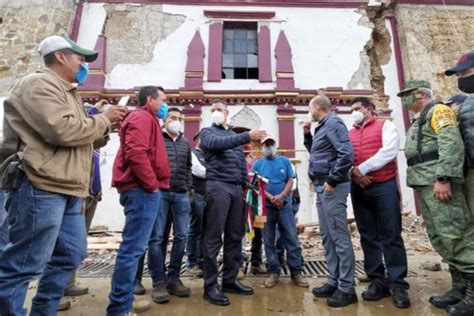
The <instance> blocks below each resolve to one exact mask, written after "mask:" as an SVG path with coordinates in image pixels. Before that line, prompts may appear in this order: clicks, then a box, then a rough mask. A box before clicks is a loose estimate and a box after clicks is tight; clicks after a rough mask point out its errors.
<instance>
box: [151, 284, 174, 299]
mask: <svg viewBox="0 0 474 316" xmlns="http://www.w3.org/2000/svg"><path fill="white" fill-rule="evenodd" d="M151 298H152V299H153V302H155V303H158V304H163V303H167V302H169V300H170V293H168V290H167V289H166V284H160V285H158V286H156V287H154V288H153V293H151Z"/></svg>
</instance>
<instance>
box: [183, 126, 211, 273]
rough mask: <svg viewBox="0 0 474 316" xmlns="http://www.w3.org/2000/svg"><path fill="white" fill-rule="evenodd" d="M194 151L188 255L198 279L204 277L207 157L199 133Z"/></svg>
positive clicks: (195, 136) (189, 265)
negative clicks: (203, 232)
mask: <svg viewBox="0 0 474 316" xmlns="http://www.w3.org/2000/svg"><path fill="white" fill-rule="evenodd" d="M193 141H194V150H193V152H192V164H193V166H192V167H191V171H192V174H193V183H194V196H193V198H192V201H191V214H190V217H189V232H188V242H187V243H186V253H187V255H188V271H189V272H190V273H191V274H192V275H194V276H197V277H202V275H203V272H202V260H203V258H202V250H201V249H202V219H203V214H204V208H205V207H206V167H205V163H206V157H205V156H204V152H203V151H202V150H201V148H199V145H200V143H201V141H200V140H199V133H197V134H196V135H194V138H193Z"/></svg>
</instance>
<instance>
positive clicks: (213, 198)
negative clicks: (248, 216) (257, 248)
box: [203, 180, 244, 290]
mask: <svg viewBox="0 0 474 316" xmlns="http://www.w3.org/2000/svg"><path fill="white" fill-rule="evenodd" d="M206 188H207V201H206V203H207V206H206V209H205V211H204V228H203V231H204V236H203V259H204V261H203V268H204V288H205V289H206V290H211V289H213V288H215V287H217V286H218V283H217V277H218V273H219V271H218V266H217V255H218V254H219V250H220V249H221V247H222V233H224V269H223V276H222V282H223V283H231V282H234V281H235V280H236V278H237V274H238V272H239V255H240V252H241V251H242V238H243V235H244V198H243V192H242V186H241V185H240V184H230V183H225V182H221V181H212V180H209V181H207V183H206Z"/></svg>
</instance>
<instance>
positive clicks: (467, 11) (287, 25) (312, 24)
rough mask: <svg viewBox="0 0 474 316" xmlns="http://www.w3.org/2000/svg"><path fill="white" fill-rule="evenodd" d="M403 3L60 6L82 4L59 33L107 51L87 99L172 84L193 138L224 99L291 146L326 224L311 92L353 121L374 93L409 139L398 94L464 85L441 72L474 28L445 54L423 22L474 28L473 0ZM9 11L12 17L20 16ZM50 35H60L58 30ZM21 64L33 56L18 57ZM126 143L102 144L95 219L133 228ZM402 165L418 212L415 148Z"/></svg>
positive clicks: (173, 100)
mask: <svg viewBox="0 0 474 316" xmlns="http://www.w3.org/2000/svg"><path fill="white" fill-rule="evenodd" d="M20 2H21V1H20ZM33 2H35V1H33ZM36 2H41V1H36ZM71 2H72V1H71ZM372 2H373V3H372ZM386 2H387V1H385V3H386ZM391 2H392V3H391V4H389V5H388V6H387V5H381V4H380V3H377V1H370V3H368V2H367V1H356V0H346V1H342V0H341V1H329V0H326V1H325V0H321V1H310V0H293V1H288V0H286V1H284V0H247V1H237V0H227V1H225V0H223V1H217V0H202V1H191V0H169V1H154V0H141V1H140V0H129V1H118V0H109V1H107V0H89V1H78V3H69V1H59V0H56V1H51V2H50V3H56V4H57V5H58V6H60V5H62V6H64V5H69V7H70V8H71V12H72V13H71V14H70V16H69V17H68V19H69V20H68V21H70V23H69V24H68V23H64V26H63V27H62V26H60V27H59V31H65V32H67V33H68V34H70V36H71V37H72V38H73V39H75V40H77V41H78V43H79V44H80V45H82V46H85V47H87V48H95V49H96V50H98V51H99V56H100V57H99V58H98V60H96V61H95V62H94V63H92V64H90V65H89V67H90V69H91V75H90V76H89V78H88V80H87V82H86V83H85V85H83V86H82V87H81V88H80V90H81V94H82V96H83V98H84V100H85V102H88V103H94V102H96V101H98V100H100V99H103V98H106V99H108V100H109V102H110V103H117V102H118V101H119V100H120V98H121V97H123V96H127V95H129V96H130V97H131V98H130V100H129V103H128V105H132V106H133V105H136V99H135V95H136V92H137V91H138V90H139V89H140V87H142V86H145V85H160V86H163V87H164V88H165V89H166V91H167V95H168V98H169V102H168V103H169V104H170V106H178V107H180V108H181V109H182V110H183V113H184V115H185V123H184V133H185V135H186V136H187V138H188V139H192V137H193V135H194V134H195V133H196V132H197V131H199V129H200V128H202V127H206V126H209V125H210V123H211V117H210V102H211V101H212V100H215V99H219V100H223V101H224V102H226V103H227V104H228V106H229V111H230V116H231V117H232V122H231V123H232V124H233V125H234V126H236V127H239V128H241V129H252V128H259V129H264V130H267V131H268V132H269V133H271V134H272V135H274V136H276V138H277V140H278V145H279V150H280V153H281V154H283V155H286V156H287V157H289V158H291V159H292V160H293V161H294V163H295V166H296V170H297V174H298V180H299V190H300V194H301V197H302V203H301V208H300V213H299V215H298V219H299V222H300V223H305V222H315V221H317V212H316V210H315V205H314V193H313V192H312V186H311V183H310V181H309V179H308V177H307V170H308V153H307V152H306V149H305V148H304V146H303V131H302V125H303V122H304V121H306V120H307V113H308V103H309V100H311V98H312V97H314V96H315V95H316V94H317V92H318V91H320V90H323V91H324V93H325V94H326V95H327V96H328V97H329V98H330V100H331V102H332V106H333V109H334V110H335V111H337V112H338V114H339V115H340V116H341V118H342V119H343V120H344V121H345V122H346V124H347V126H348V127H349V128H350V126H351V125H352V122H351V119H350V102H351V100H352V99H353V98H355V97H357V96H367V97H370V98H372V99H373V101H374V103H375V104H376V106H377V111H378V113H379V115H380V117H383V118H386V119H391V120H393V121H394V123H395V124H396V126H397V128H398V130H399V132H400V134H401V136H402V144H404V141H405V130H406V128H407V127H408V124H409V119H410V118H409V113H407V112H406V111H404V110H403V108H402V106H401V103H400V100H399V99H398V98H397V97H396V93H397V92H398V91H399V90H400V88H401V87H402V86H403V82H404V81H405V79H407V80H408V79H412V78H417V79H426V80H429V81H431V82H432V83H433V87H434V90H435V93H436V94H437V96H438V97H439V98H445V97H447V96H449V95H450V94H451V93H454V92H456V89H455V82H454V81H449V79H447V78H443V77H442V76H439V74H441V73H442V72H443V70H444V68H445V67H446V66H448V65H450V64H451V63H452V62H454V61H455V60H456V59H457V57H458V55H459V54H460V53H462V52H463V51H464V50H469V49H472V47H474V38H473V35H472V34H471V33H472V32H469V31H468V30H467V28H466V30H464V28H463V26H462V24H458V25H453V24H452V23H451V22H450V20H449V19H446V24H445V25H446V27H445V30H444V31H443V32H444V33H442V34H444V35H443V36H446V34H449V32H453V34H454V36H455V37H458V38H459V39H461V38H464V39H467V41H468V43H457V42H456V41H454V43H453V45H452V46H449V47H447V48H446V49H447V50H448V52H445V53H443V54H438V55H437V54H436V48H433V47H430V46H434V45H435V44H438V43H440V42H441V38H436V36H441V35H439V34H438V33H439V32H441V31H440V30H441V28H439V31H437V30H436V29H432V28H433V27H434V26H433V25H429V24H427V25H426V27H425V33H423V32H419V31H418V30H417V29H416V28H417V27H419V25H418V23H420V22H421V23H424V21H429V20H430V19H433V23H434V24H440V23H441V21H439V20H438V19H440V18H441V15H443V14H445V15H446V17H447V18H452V15H455V14H457V13H460V14H461V16H465V17H466V18H465V19H466V20H465V22H466V23H469V24H470V25H472V23H473V22H474V7H473V6H472V4H469V2H471V1H469V0H467V1H461V0H459V1H456V0H454V1H444V3H445V5H437V4H438V3H443V2H442V1H430V0H421V1H408V0H400V1H391ZM50 5H51V4H50ZM443 12H444V13H443ZM45 14H47V13H45ZM417 16H418V18H416V17H417ZM457 16H459V15H457ZM3 19H4V23H5V22H8V20H7V19H8V17H3ZM423 19H425V20H423ZM49 22H51V21H48V23H49ZM66 25H67V26H66ZM5 26H7V25H5ZM56 26H57V25H56ZM438 27H439V26H438ZM54 31H55V30H54ZM464 32H465V34H464ZM44 33H45V34H44V36H48V35H51V34H53V30H52V29H51V30H50V29H47V30H45V31H44ZM430 34H431V35H430ZM440 34H441V33H440ZM420 39H424V41H421V42H420ZM40 40H41V39H39V41H40ZM20 41H21V37H20ZM35 41H36V39H35ZM39 41H38V42H39ZM469 41H470V42H471V44H469ZM0 45H3V44H1V43H0ZM20 53H21V52H20ZM449 53H450V54H451V55H450V54H449ZM423 54H425V55H423ZM450 56H451V57H450ZM423 57H425V58H423ZM35 58H37V57H36V56H34V57H30V58H29V59H28V62H27V66H26V69H25V70H24V71H25V72H26V71H30V70H33V69H34V68H35V67H37V66H38V65H39V61H38V60H35ZM432 61H433V62H434V63H437V64H436V66H437V67H439V69H435V68H434V67H433V62H432ZM1 62H2V60H0V63H1ZM18 63H20V65H19V64H18ZM417 63H419V66H418V65H417ZM426 63H428V64H429V63H431V67H428V65H426ZM0 66H2V64H0ZM19 66H21V61H19V62H18V61H17V62H16V64H15V65H14V67H19ZM24 68H25V67H24ZM2 69H3V70H2ZM10 69H11V68H10ZM8 71H10V70H9V69H6V68H1V67H0V86H1V84H2V80H3V81H4V82H5V80H6V79H8V78H13V77H15V76H18V73H15V74H11V73H10V74H8ZM118 143H119V142H118V137H116V135H113V136H112V138H111V141H110V143H109V144H108V145H107V147H105V148H104V149H102V162H101V172H102V185H103V191H104V193H103V201H102V202H101V203H100V204H99V206H98V211H97V213H96V217H95V218H94V223H93V225H106V226H108V227H109V228H110V229H121V228H122V225H123V218H122V216H119V215H118V214H120V209H121V207H120V205H119V202H118V200H119V199H118V195H117V193H116V191H115V189H114V188H111V187H110V182H111V169H112V163H113V159H114V156H115V153H116V151H117V148H118ZM398 166H399V170H400V172H399V174H400V175H399V182H400V187H401V192H402V204H403V209H404V210H406V211H413V212H414V211H415V210H416V202H415V197H414V194H413V191H412V190H411V189H409V188H407V187H406V185H405V180H406V173H405V170H406V162H405V159H404V154H403V145H402V148H401V150H400V152H399V156H398Z"/></svg>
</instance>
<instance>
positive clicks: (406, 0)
mask: <svg viewBox="0 0 474 316" xmlns="http://www.w3.org/2000/svg"><path fill="white" fill-rule="evenodd" d="M394 2H395V3H396V4H421V5H426V4H438V5H466V6H471V7H472V6H474V2H473V1H472V0H395V1H394Z"/></svg>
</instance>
